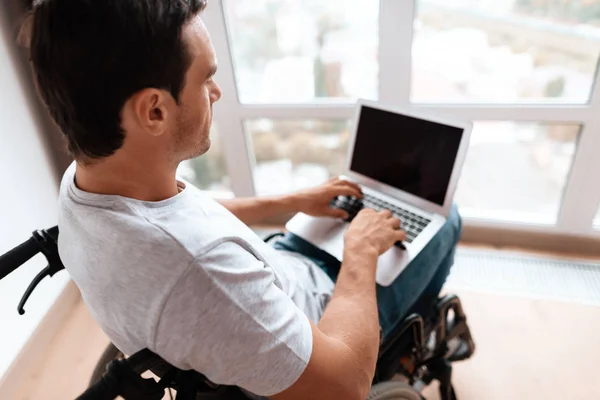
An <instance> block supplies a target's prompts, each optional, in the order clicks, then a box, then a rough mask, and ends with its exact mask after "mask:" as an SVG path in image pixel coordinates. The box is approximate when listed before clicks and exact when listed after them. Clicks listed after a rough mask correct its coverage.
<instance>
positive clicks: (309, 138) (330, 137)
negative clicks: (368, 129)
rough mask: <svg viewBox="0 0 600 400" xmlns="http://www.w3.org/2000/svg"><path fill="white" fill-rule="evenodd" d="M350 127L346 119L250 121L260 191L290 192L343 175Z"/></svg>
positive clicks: (262, 193)
mask: <svg viewBox="0 0 600 400" xmlns="http://www.w3.org/2000/svg"><path fill="white" fill-rule="evenodd" d="M349 125H350V124H349V121H346V120H341V121H339V120H316V121H306V120H271V119H258V120H250V121H247V122H246V132H247V133H248V135H249V136H250V139H251V142H252V146H253V148H254V155H255V158H256V163H255V167H254V171H253V173H254V183H255V186H256V192H257V193H258V194H260V195H265V194H279V193H286V192H290V191H294V190H298V189H302V188H305V187H310V186H314V185H317V184H319V183H322V182H324V181H326V180H327V179H328V178H329V177H331V176H337V175H340V174H341V173H342V172H343V171H344V167H345V165H346V153H347V149H348V141H349V139H350V130H349Z"/></svg>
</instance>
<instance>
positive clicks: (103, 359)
mask: <svg viewBox="0 0 600 400" xmlns="http://www.w3.org/2000/svg"><path fill="white" fill-rule="evenodd" d="M121 358H125V355H124V354H123V353H122V352H121V350H119V349H117V348H116V347H115V345H114V344H112V343H110V344H109V345H108V346H106V349H105V350H104V353H102V355H101V356H100V359H99V360H98V362H97V363H96V367H95V368H94V372H93V373H92V378H91V379H90V385H89V386H91V385H93V384H94V383H96V382H98V381H99V380H100V378H102V375H104V373H105V372H106V366H107V365H108V364H110V362H111V361H112V360H120V359H121Z"/></svg>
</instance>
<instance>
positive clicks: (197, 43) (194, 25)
mask: <svg viewBox="0 0 600 400" xmlns="http://www.w3.org/2000/svg"><path fill="white" fill-rule="evenodd" d="M182 40H183V42H184V43H185V44H186V45H187V47H188V52H189V54H190V58H191V65H190V68H189V69H188V71H187V73H186V76H185V83H184V84H185V86H184V87H183V89H182V91H181V93H180V98H179V105H178V107H177V108H178V109H177V112H176V114H177V119H176V126H175V132H174V135H175V148H174V151H175V154H174V156H175V157H176V158H177V159H178V160H179V161H182V160H187V159H190V158H194V157H198V156H200V155H202V154H204V153H206V152H207V151H208V149H209V148H210V137H209V133H210V126H211V123H212V105H213V103H214V102H215V101H217V100H219V98H221V89H220V88H219V86H218V85H217V84H216V82H215V81H214V79H213V77H214V74H215V72H216V70H217V61H216V56H215V51H214V49H213V46H212V43H211V41H210V37H209V35H208V31H207V30H206V27H205V26H204V23H203V22H202V20H201V19H200V17H199V16H198V17H196V18H195V19H193V20H192V21H191V22H190V23H188V24H187V25H186V26H184V28H183V32H182Z"/></svg>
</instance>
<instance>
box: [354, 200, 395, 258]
mask: <svg viewBox="0 0 600 400" xmlns="http://www.w3.org/2000/svg"><path fill="white" fill-rule="evenodd" d="M400 224H401V223H400V220H399V219H397V218H394V217H393V216H392V213H391V211H389V210H383V211H375V210H373V209H370V208H365V209H362V210H361V211H360V212H359V213H358V214H357V215H356V217H355V218H354V220H352V223H351V224H350V227H349V228H348V230H347V231H346V233H345V234H344V250H345V251H350V252H352V251H359V252H368V251H372V252H374V253H375V255H376V256H380V255H381V254H383V253H385V252H386V251H387V250H389V249H390V248H391V247H392V246H393V245H394V243H396V242H398V241H402V240H404V239H406V233H405V232H403V231H401V230H400Z"/></svg>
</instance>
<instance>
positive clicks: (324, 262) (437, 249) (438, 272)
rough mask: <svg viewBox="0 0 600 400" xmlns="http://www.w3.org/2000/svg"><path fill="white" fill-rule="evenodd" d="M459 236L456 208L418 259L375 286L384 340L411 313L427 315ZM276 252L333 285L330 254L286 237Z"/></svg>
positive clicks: (336, 263) (333, 267) (335, 263)
mask: <svg viewBox="0 0 600 400" xmlns="http://www.w3.org/2000/svg"><path fill="white" fill-rule="evenodd" d="M461 232H462V222H461V219H460V215H459V214H458V210H457V209H456V207H453V208H452V211H451V213H450V216H449V217H448V220H447V221H446V223H445V224H444V226H443V227H442V229H440V231H439V232H438V233H437V234H436V235H435V236H434V237H433V239H431V241H430V242H429V243H428V244H427V246H425V248H424V249H423V250H422V251H421V252H420V253H419V255H418V256H417V257H416V258H415V259H414V260H413V261H412V262H411V263H410V264H409V265H408V266H407V267H406V269H405V270H404V271H403V272H402V273H401V274H400V275H399V276H398V278H396V280H395V281H394V282H393V283H392V284H391V285H390V286H386V287H384V286H380V285H377V307H378V309H379V324H380V325H381V328H382V329H383V335H384V338H385V337H386V336H387V335H388V334H389V333H390V332H392V331H393V330H394V329H395V328H396V326H398V325H399V324H400V323H401V322H402V321H403V320H404V318H406V317H407V316H408V315H410V314H412V313H413V312H416V313H419V314H421V315H429V314H430V309H431V306H432V304H433V302H434V301H435V300H436V299H437V297H438V295H439V293H440V290H441V289H442V286H443V285H444V282H446V278H447V277H448V274H449V273H450V267H452V264H453V263H454V252H455V250H456V244H457V243H458V241H459V239H460V235H461ZM273 247H275V248H276V249H280V250H288V251H293V252H296V253H300V254H302V255H304V256H306V257H308V258H309V259H311V260H312V261H314V262H315V264H317V265H318V266H319V267H320V268H322V269H323V270H324V271H325V272H326V273H327V275H329V277H330V278H331V279H332V280H333V281H334V282H335V281H336V279H337V275H338V273H339V270H340V265H341V263H340V262H339V261H338V260H337V259H336V258H335V257H333V256H332V255H331V254H329V253H327V252H325V251H323V250H321V249H319V248H317V247H315V246H313V245H312V244H310V243H309V242H307V241H305V240H304V239H302V238H300V237H298V236H296V235H294V234H291V233H287V234H286V235H285V236H284V237H283V238H282V239H279V240H278V241H277V242H275V243H274V244H273Z"/></svg>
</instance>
